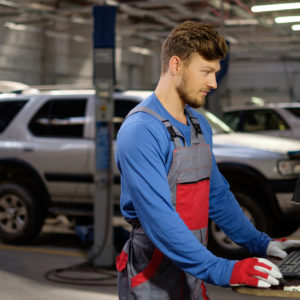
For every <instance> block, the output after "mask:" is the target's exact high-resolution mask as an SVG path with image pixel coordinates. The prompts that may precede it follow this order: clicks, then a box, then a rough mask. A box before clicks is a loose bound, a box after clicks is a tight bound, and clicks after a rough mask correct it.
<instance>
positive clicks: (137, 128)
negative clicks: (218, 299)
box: [116, 93, 270, 286]
mask: <svg viewBox="0 0 300 300" xmlns="http://www.w3.org/2000/svg"><path fill="white" fill-rule="evenodd" d="M139 105H143V106H147V107H149V108H151V109H152V110H154V111H155V112H157V113H158V114H159V115H161V116H162V117H163V118H165V119H167V120H169V121H170V122H171V124H172V125H173V126H174V127H176V128H177V129H178V130H180V132H181V133H182V134H183V136H184V137H185V140H186V142H187V144H188V145H190V143H191V141H190V135H191V127H190V125H185V124H183V123H181V122H179V121H177V120H176V119H175V118H173V117H172V116H171V115H170V114H169V113H168V111H167V110H166V109H165V108H164V107H163V106H162V104H161V103H160V102H159V100H158V99H157V98H156V96H155V94H154V93H153V94H152V95H151V96H150V97H149V98H148V99H146V100H145V101H143V102H142V103H141V104H139ZM193 114H194V115H195V116H196V117H197V118H198V120H199V122H200V126H201V129H202V132H203V134H204V137H205V140H206V142H207V143H208V144H209V145H210V147H211V149H212V131H211V128H210V125H209V124H208V122H207V121H206V119H205V118H204V117H203V116H202V115H201V114H199V113H197V112H194V111H193ZM173 150H174V144H173V142H172V141H171V138H170V135H169V133H168V131H167V130H166V128H165V126H164V125H163V123H162V122H161V121H160V120H158V119H157V118H155V117H154V116H152V115H150V114H148V113H144V112H138V113H135V114H133V115H131V116H130V117H128V118H127V119H126V120H125V121H124V123H123V124H122V126H121V129H120V131H119V133H118V137H117V151H116V161H117V165H118V168H119V170H120V174H121V200H120V206H121V212H122V214H123V216H124V217H125V218H128V219H135V218H138V219H139V220H140V222H141V225H142V227H143V229H144V231H145V233H146V234H147V236H148V238H149V239H150V240H151V241H152V242H153V244H154V245H155V246H156V247H157V248H158V249H159V250H160V251H161V252H163V253H164V254H165V255H166V256H167V257H169V258H170V259H171V260H172V261H173V262H174V263H175V264H176V265H177V266H178V267H179V268H181V269H182V270H184V271H185V272H188V273H190V274H192V275H193V276H195V277H197V278H201V279H203V280H204V281H206V282H210V283H213V284H216V285H220V286H228V285H229V282H230V277H231V273H232V269H233V266H234V263H235V261H230V260H227V259H223V258H219V257H216V256H215V255H213V254H212V253H211V252H210V251H209V250H207V249H206V248H205V247H204V246H203V245H202V244H201V243H200V242H199V241H198V240H197V239H196V238H195V236H194V235H193V234H192V232H191V231H190V230H189V229H188V228H187V226H186V225H185V224H184V222H183V221H182V219H181V218H180V217H179V215H178V213H177V212H176V211H175V210H174V208H173V206H172V199H171V192H170V188H169V184H168V171H169V168H170V166H171V162H172V157H173ZM209 217H210V218H212V219H213V220H214V221H215V222H216V224H217V225H218V226H219V227H220V228H222V230H223V231H224V232H226V234H227V235H228V236H229V237H230V238H231V239H232V240H234V241H235V242H237V243H239V244H240V245H243V246H245V247H247V248H248V249H249V250H250V251H252V252H254V253H257V254H258V255H260V256H265V254H266V248H267V245H268V243H269V241H270V238H269V237H268V236H267V235H266V234H264V233H262V232H259V231H257V230H256V229H255V227H254V226H253V225H252V223H251V222H250V221H249V220H248V219H247V218H246V217H245V216H244V214H243V213H242V210H241V209H240V207H239V205H238V203H237V201H236V200H235V198H234V196H233V194H232V193H231V192H230V190H229V185H228V183H227V181H226V180H225V178H224V177H223V176H222V175H221V173H220V172H219V170H218V167H217V164H216V161H215V158H214V156H213V164H212V172H211V178H210V197H209Z"/></svg>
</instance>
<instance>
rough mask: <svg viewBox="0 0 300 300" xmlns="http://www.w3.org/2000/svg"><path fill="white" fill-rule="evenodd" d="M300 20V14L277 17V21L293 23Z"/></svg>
mask: <svg viewBox="0 0 300 300" xmlns="http://www.w3.org/2000/svg"><path fill="white" fill-rule="evenodd" d="M293 22H300V16H286V17H277V18H275V23H293Z"/></svg>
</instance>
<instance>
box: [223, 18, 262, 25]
mask: <svg viewBox="0 0 300 300" xmlns="http://www.w3.org/2000/svg"><path fill="white" fill-rule="evenodd" d="M224 22H225V25H257V24H258V21H257V20H256V19H228V20H225V21H224Z"/></svg>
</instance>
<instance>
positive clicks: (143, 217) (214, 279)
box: [116, 21, 297, 300]
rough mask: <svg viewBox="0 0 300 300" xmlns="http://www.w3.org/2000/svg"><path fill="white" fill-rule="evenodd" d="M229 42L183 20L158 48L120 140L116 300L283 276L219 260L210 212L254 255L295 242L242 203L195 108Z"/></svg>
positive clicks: (191, 293)
mask: <svg viewBox="0 0 300 300" xmlns="http://www.w3.org/2000/svg"><path fill="white" fill-rule="evenodd" d="M227 50H228V48H227V45H226V42H225V40H224V39H223V38H222V37H221V36H220V35H219V34H218V33H217V32H216V31H215V30H214V28H213V27H211V26H210V25H207V24H201V23H198V22H193V21H186V22H184V23H182V24H180V25H178V26H177V27H175V28H174V29H173V30H172V32H171V33H170V34H169V36H168V37H167V38H166V40H165V41H164V43H163V45H162V53H161V64H162V66H161V77H160V80H159V82H158V85H157V87H156V89H155V92H154V93H153V94H152V95H151V96H150V97H149V98H147V99H146V100H145V101H143V102H142V103H141V104H139V105H138V106H137V107H136V108H134V109H133V110H132V111H131V112H130V113H129V115H128V116H127V118H126V120H125V121H124V123H123V124H122V127H121V129H120V131H119V133H118V137H117V151H116V161H117V165H118V168H119V170H120V174H121V200H120V206H121V212H122V214H123V216H124V218H125V219H126V220H127V221H128V222H129V223H130V224H131V225H132V231H131V235H130V239H129V240H128V241H127V242H126V244H125V246H124V248H123V251H122V252H121V254H120V255H119V256H118V257H117V262H116V265H117V269H118V294H119V299H124V300H125V299H126V300H128V299H143V300H147V299H151V300H154V299H159V300H165V299H172V300H174V299H203V300H205V299H209V298H208V296H207V291H206V288H205V284H204V282H208V283H211V284H215V285H219V286H223V287H228V286H237V285H249V286H255V287H270V286H271V285H278V284H279V279H280V278H281V277H282V275H281V273H280V271H279V269H278V268H277V267H276V266H275V265H274V264H273V263H271V262H270V261H268V260H267V259H265V258H255V257H253V258H247V259H244V260H240V261H235V260H227V259H224V258H220V257H216V256H215V255H213V254H212V253H211V252H210V251H209V250H207V248H206V243H207V232H208V228H207V227H208V217H210V218H212V220H214V222H215V223H216V224H217V225H218V226H219V227H220V228H221V229H222V230H223V231H224V232H225V233H226V234H227V235H228V236H229V237H230V238H231V239H232V240H233V241H235V242H236V243H238V244H239V245H241V246H244V247H246V248H247V249H249V250H250V251H251V252H253V253H255V254H256V255H257V256H258V257H264V256H266V255H272V256H278V257H284V256H286V252H285V251H284V250H285V249H286V248H288V247H290V246H294V245H295V244H297V241H286V242H279V241H272V240H271V238H270V237H269V236H268V235H267V234H265V233H262V232H260V231H257V230H256V229H255V227H254V226H253V225H252V223H251V222H250V221H249V220H248V218H246V217H245V216H244V214H243V212H242V210H241V209H240V207H239V205H238V203H237V201H236V199H235V197H234V196H233V194H232V193H231V192H230V190H229V185H228V183H227V181H226V180H225V178H224V177H223V176H222V175H221V174H220V172H219V170H218V167H217V164H216V161H215V158H214V155H213V153H212V130H211V128H210V125H209V124H208V122H207V121H206V119H205V118H204V117H203V116H202V115H201V114H200V113H198V112H196V111H195V110H193V109H192V108H198V107H201V106H203V105H204V102H205V96H206V95H207V94H208V93H209V92H210V91H211V90H212V89H215V88H217V83H216V73H217V72H218V71H219V69H220V60H221V59H223V58H224V57H225V56H226V53H227Z"/></svg>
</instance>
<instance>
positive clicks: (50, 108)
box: [20, 97, 93, 202]
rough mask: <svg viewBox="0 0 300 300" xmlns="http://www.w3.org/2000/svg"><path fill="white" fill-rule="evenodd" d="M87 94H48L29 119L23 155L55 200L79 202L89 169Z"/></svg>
mask: <svg viewBox="0 0 300 300" xmlns="http://www.w3.org/2000/svg"><path fill="white" fill-rule="evenodd" d="M87 102H88V99H87V98H85V97H73V98H72V97H69V98H68V97H61V98H59V97H49V98H48V99H46V100H45V101H44V102H43V105H41V107H40V108H39V109H38V110H37V111H36V112H35V114H34V115H33V116H32V117H31V118H30V119H29V120H28V126H27V130H28V133H29V134H27V139H26V141H24V143H23V147H22V149H20V151H22V155H23V156H26V159H25V160H26V162H28V163H30V164H31V166H33V167H34V168H35V169H36V170H37V171H38V172H39V173H40V175H41V176H42V177H43V178H44V181H45V182H46V185H47V188H48V191H49V193H50V195H51V197H52V201H54V202H70V201H72V202H76V200H79V198H81V197H82V196H84V195H83V194H84V193H83V192H82V191H81V189H80V184H81V183H82V182H92V180H93V177H92V174H90V173H89V172H88V171H87V164H88V160H89V155H90V148H91V143H92V142H91V141H88V140H86V139H85V135H84V132H85V131H84V129H85V124H86V106H87Z"/></svg>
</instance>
